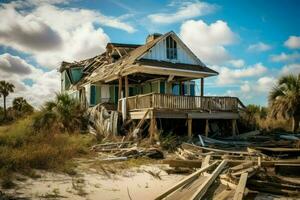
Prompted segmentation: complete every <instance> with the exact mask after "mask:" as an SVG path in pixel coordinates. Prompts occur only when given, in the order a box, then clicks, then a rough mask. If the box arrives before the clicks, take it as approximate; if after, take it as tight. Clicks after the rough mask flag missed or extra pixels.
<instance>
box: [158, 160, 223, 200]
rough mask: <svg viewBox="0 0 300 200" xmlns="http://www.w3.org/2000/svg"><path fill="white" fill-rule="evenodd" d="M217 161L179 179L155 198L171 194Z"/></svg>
mask: <svg viewBox="0 0 300 200" xmlns="http://www.w3.org/2000/svg"><path fill="white" fill-rule="evenodd" d="M217 162H218V161H215V162H214V163H212V164H211V165H208V166H205V167H203V168H201V169H199V170H198V171H196V172H195V173H193V174H191V175H189V176H188V177H186V178H185V179H183V180H182V181H180V182H179V183H177V184H176V185H174V186H172V187H171V188H169V189H168V190H167V191H165V192H164V193H162V194H161V195H159V196H158V197H156V198H155V199H156V200H159V199H163V198H165V197H166V196H168V195H169V194H171V193H172V192H174V191H175V190H176V189H178V188H180V187H181V186H183V185H185V184H187V183H188V182H190V181H191V180H192V179H194V178H195V177H197V176H199V175H200V174H201V173H202V172H205V171H207V170H208V169H210V168H212V167H213V166H215V165H216V164H217Z"/></svg>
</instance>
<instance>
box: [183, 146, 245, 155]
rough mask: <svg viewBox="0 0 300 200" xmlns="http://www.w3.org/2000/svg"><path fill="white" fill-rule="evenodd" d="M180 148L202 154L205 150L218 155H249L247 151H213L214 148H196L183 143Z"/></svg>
mask: <svg viewBox="0 0 300 200" xmlns="http://www.w3.org/2000/svg"><path fill="white" fill-rule="evenodd" d="M181 147H182V148H183V149H185V148H194V149H198V151H202V152H203V150H206V151H214V152H219V153H224V154H238V155H250V153H249V152H247V151H228V150H222V149H214V148H209V147H200V146H196V145H193V144H189V143H183V144H182V145H181Z"/></svg>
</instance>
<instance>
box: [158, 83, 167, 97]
mask: <svg viewBox="0 0 300 200" xmlns="http://www.w3.org/2000/svg"><path fill="white" fill-rule="evenodd" d="M159 88H160V89H159V92H160V93H161V94H165V93H166V91H165V88H166V84H165V82H164V81H160V86H159Z"/></svg>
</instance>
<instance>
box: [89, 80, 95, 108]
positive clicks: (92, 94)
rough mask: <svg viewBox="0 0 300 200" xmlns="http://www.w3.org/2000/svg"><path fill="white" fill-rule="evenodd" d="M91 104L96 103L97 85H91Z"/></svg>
mask: <svg viewBox="0 0 300 200" xmlns="http://www.w3.org/2000/svg"><path fill="white" fill-rule="evenodd" d="M90 104H91V105H95V104H96V86H94V85H91V99H90Z"/></svg>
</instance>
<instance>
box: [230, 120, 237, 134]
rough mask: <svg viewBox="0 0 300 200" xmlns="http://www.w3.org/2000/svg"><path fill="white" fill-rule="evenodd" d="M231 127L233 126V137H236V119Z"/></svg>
mask: <svg viewBox="0 0 300 200" xmlns="http://www.w3.org/2000/svg"><path fill="white" fill-rule="evenodd" d="M231 126H232V136H235V135H236V119H233V120H232V121H231Z"/></svg>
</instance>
